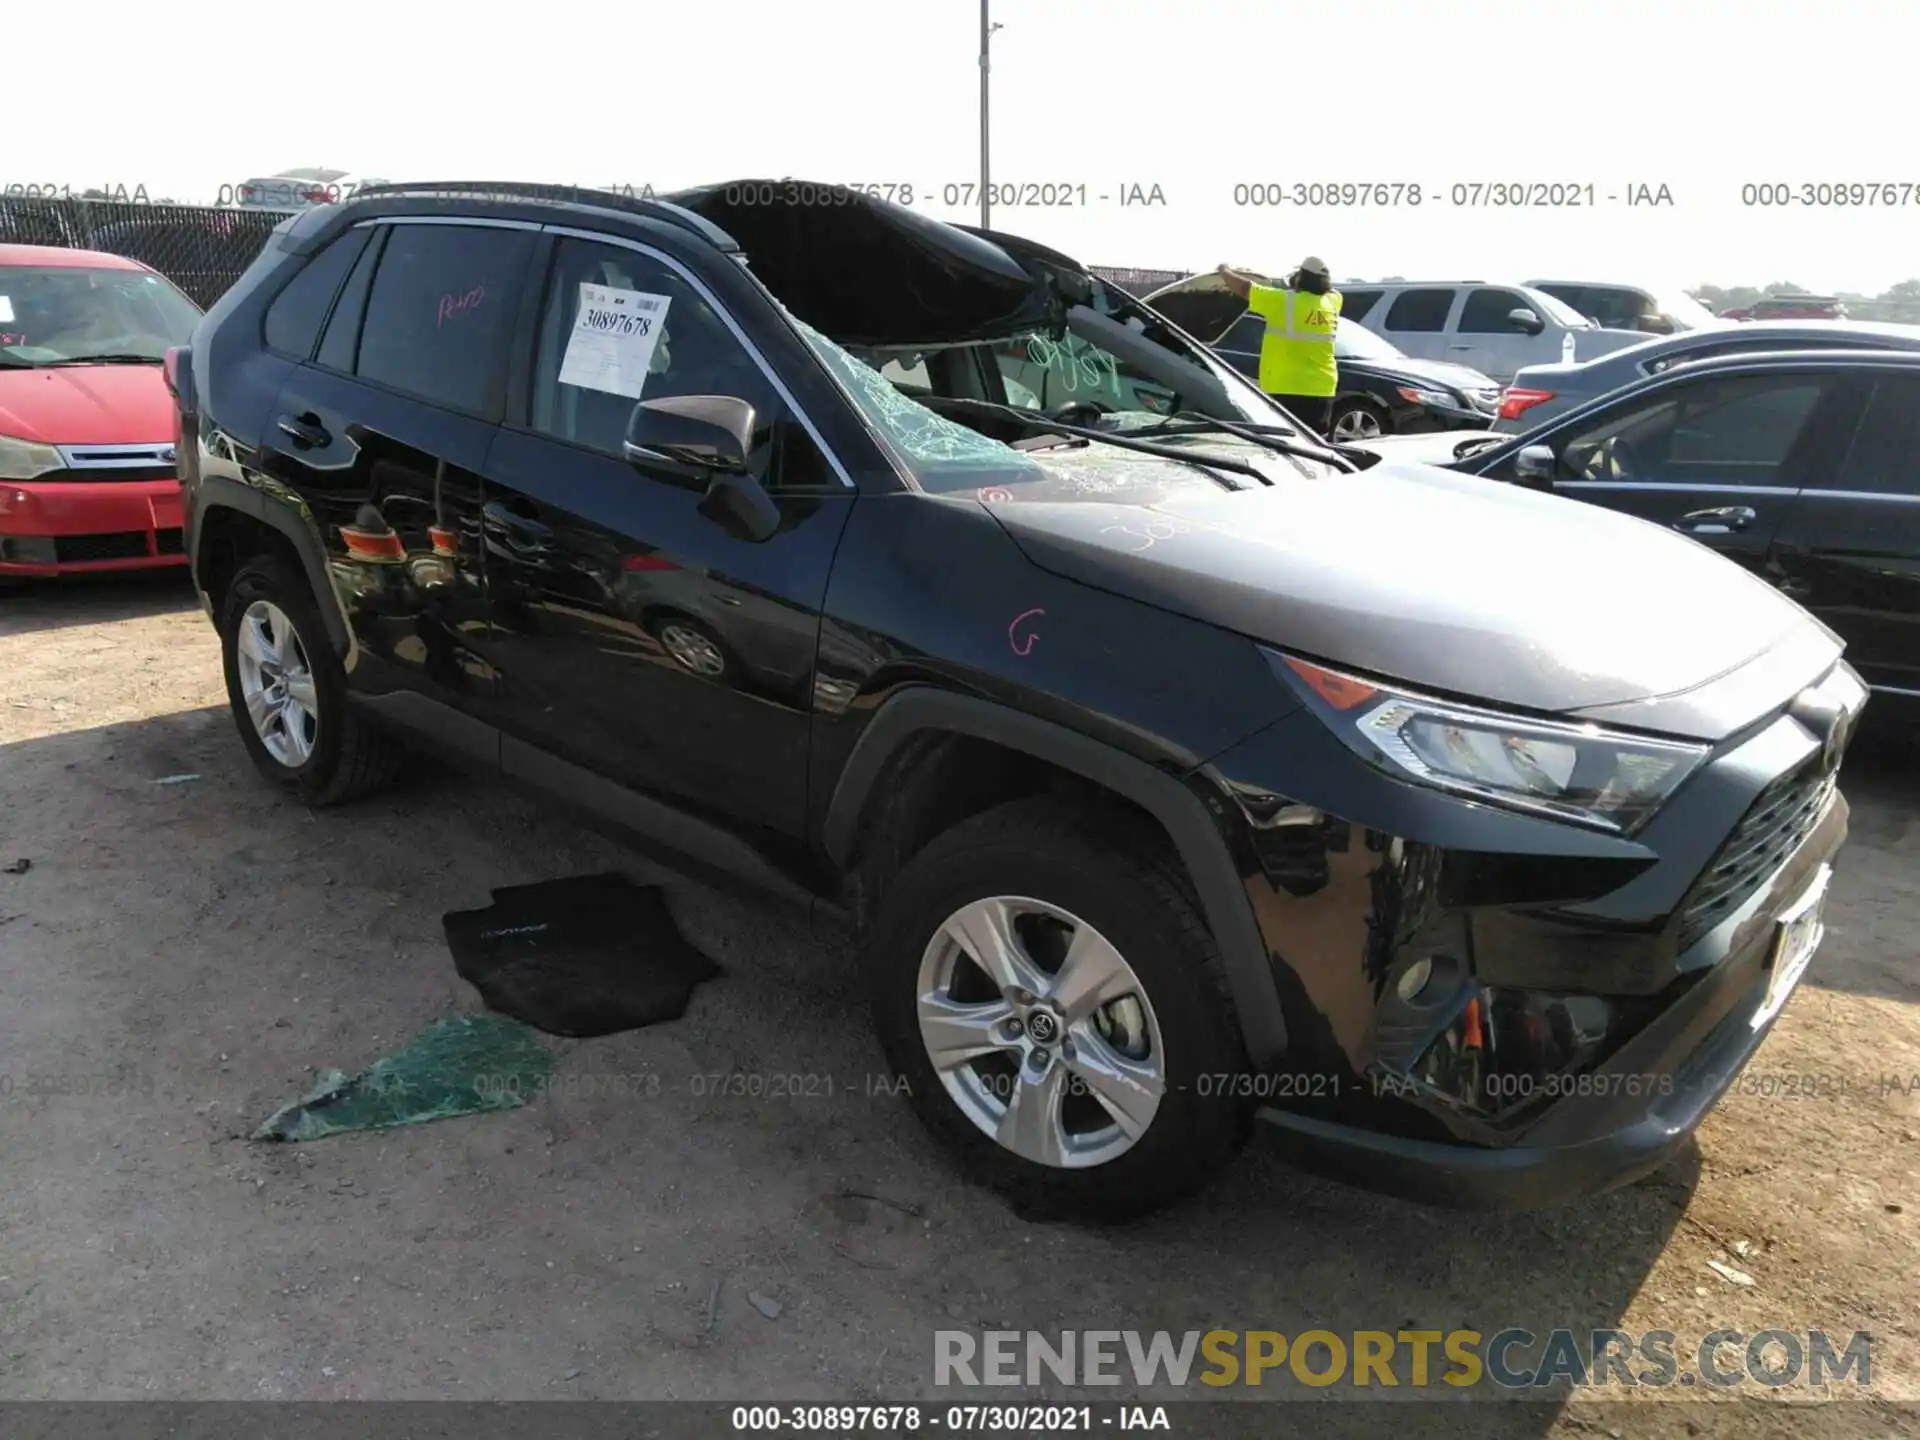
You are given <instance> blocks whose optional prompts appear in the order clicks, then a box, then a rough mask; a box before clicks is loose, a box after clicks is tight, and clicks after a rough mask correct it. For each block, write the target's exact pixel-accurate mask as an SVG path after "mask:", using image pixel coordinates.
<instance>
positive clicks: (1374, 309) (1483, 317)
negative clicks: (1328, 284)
mask: <svg viewBox="0 0 1920 1440" xmlns="http://www.w3.org/2000/svg"><path fill="white" fill-rule="evenodd" d="M1339 288H1340V294H1341V297H1342V304H1341V307H1340V318H1341V319H1343V320H1354V321H1358V322H1359V323H1360V324H1362V325H1364V326H1366V327H1367V329H1369V330H1371V331H1373V333H1374V334H1376V335H1379V336H1381V337H1382V338H1384V339H1387V340H1390V341H1392V342H1393V343H1394V344H1395V345H1397V346H1399V347H1400V349H1401V350H1402V351H1403V352H1404V353H1406V354H1408V355H1412V356H1414V357H1416V358H1417V359H1421V360H1445V361H1450V362H1452V363H1453V364H1455V365H1465V366H1466V367H1468V368H1469V369H1471V370H1478V371H1479V372H1480V373H1481V374H1483V375H1487V376H1491V377H1492V378H1493V379H1494V380H1497V381H1498V382H1500V383H1501V384H1502V385H1505V384H1508V383H1509V382H1511V381H1512V379H1513V377H1514V375H1515V374H1516V373H1517V372H1518V371H1519V370H1520V369H1521V367H1522V366H1526V365H1554V364H1559V363H1560V362H1562V361H1564V360H1569V359H1572V360H1591V359H1593V358H1594V357H1595V356H1597V355H1607V354H1611V353H1612V352H1613V351H1615V350H1621V349H1624V348H1626V347H1627V346H1629V345H1638V344H1639V343H1640V342H1641V341H1643V340H1645V339H1646V338H1647V337H1646V336H1645V335H1644V334H1642V333H1641V332H1640V331H1638V330H1612V329H1604V328H1602V327H1601V326H1598V325H1596V324H1594V323H1593V321H1591V320H1589V319H1588V318H1587V317H1586V316H1584V315H1582V314H1581V313H1580V312H1579V311H1577V310H1575V309H1573V308H1572V307H1571V306H1569V305H1567V304H1565V303H1563V302H1562V301H1559V300H1556V299H1554V298H1553V296H1551V295H1549V294H1547V293H1546V292H1545V291H1544V290H1536V289H1534V288H1533V287H1532V286H1529V285H1494V284H1488V283H1487V282H1486V281H1484V280H1418V281H1414V280H1394V281H1387V282H1382V283H1379V284H1367V283H1363V282H1359V281H1355V282H1352V283H1348V284H1343V285H1341V286H1340V287H1339Z"/></svg>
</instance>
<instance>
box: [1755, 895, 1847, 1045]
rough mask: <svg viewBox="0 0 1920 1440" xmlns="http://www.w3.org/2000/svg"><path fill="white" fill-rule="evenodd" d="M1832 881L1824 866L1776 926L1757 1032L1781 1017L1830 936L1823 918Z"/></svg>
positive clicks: (1757, 1021)
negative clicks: (1781, 1011)
mask: <svg viewBox="0 0 1920 1440" xmlns="http://www.w3.org/2000/svg"><path fill="white" fill-rule="evenodd" d="M1832 878H1833V867H1832V866H1830V865H1822V866H1821V867H1820V871H1819V873H1818V874H1816V875H1815V876H1814V877H1813V882H1812V883H1811V884H1810V885H1808V886H1807V888H1806V889H1805V890H1803V891H1801V892H1800V898H1799V899H1798V900H1796V901H1794V902H1793V904H1792V906H1791V907H1790V908H1789V909H1788V910H1787V911H1786V912H1785V913H1784V914H1783V915H1781V917H1780V918H1779V919H1778V920H1776V921H1775V922H1774V926H1775V929H1774V935H1773V954H1772V956H1771V957H1770V958H1769V959H1768V961H1767V997H1766V999H1764V1000H1762V1001H1761V1002H1760V1009H1759V1010H1758V1011H1757V1012H1755V1014H1754V1017H1753V1023H1754V1027H1755V1028H1756V1029H1757V1028H1759V1027H1760V1026H1762V1025H1764V1024H1766V1023H1767V1022H1768V1021H1769V1020H1771V1019H1772V1018H1773V1017H1774V1016H1775V1015H1778V1014H1779V1013H1780V1007H1781V1006H1782V1005H1785V1004H1786V1003H1787V996H1789V995H1791V994H1792V993H1793V987H1794V986H1795V985H1796V984H1797V983H1798V982H1799V980H1800V977H1801V975H1802V974H1804V973H1805V972H1806V968H1807V962H1808V961H1810V960H1812V959H1813V952H1814V951H1815V950H1818V949H1819V948H1820V941H1821V939H1822V938H1823V937H1824V936H1825V935H1826V933H1827V927H1826V925H1825V923H1824V922H1823V921H1822V920H1821V915H1822V914H1823V913H1824V911H1825V908H1826V899H1827V882H1828V881H1829V880H1831V879H1832Z"/></svg>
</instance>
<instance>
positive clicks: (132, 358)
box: [40, 350, 166, 367]
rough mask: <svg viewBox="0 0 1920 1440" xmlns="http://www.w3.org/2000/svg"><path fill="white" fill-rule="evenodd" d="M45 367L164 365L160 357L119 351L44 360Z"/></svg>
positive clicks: (42, 362)
mask: <svg viewBox="0 0 1920 1440" xmlns="http://www.w3.org/2000/svg"><path fill="white" fill-rule="evenodd" d="M40 363H41V364H42V365H43V366H47V367H52V366H56V365H164V364H165V363H166V361H165V360H163V359H162V358H161V357H160V356H158V355H136V354H134V353H133V352H132V351H130V350H129V351H117V352H113V353H110V354H106V355H67V356H64V357H62V358H61V359H59V360H42V361H41V362H40Z"/></svg>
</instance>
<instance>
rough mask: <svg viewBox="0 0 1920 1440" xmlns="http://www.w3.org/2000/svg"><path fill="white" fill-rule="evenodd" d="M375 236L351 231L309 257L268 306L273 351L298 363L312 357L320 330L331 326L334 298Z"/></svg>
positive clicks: (364, 232) (269, 331)
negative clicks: (327, 325)
mask: <svg viewBox="0 0 1920 1440" xmlns="http://www.w3.org/2000/svg"><path fill="white" fill-rule="evenodd" d="M371 233H372V232H371V231H367V230H349V231H348V232H347V233H346V234H344V235H342V236H340V237H339V238H338V239H337V240H335V241H334V242H333V243H332V244H330V245H328V246H327V247H326V249H324V250H322V251H321V252H320V253H319V254H318V255H310V256H308V257H307V263H306V264H305V265H304V266H303V267H301V269H300V272H299V273H298V274H296V275H295V276H294V277H293V279H292V280H290V281H288V282H287V286H286V288H285V289H284V290H282V291H281V292H280V293H279V295H277V296H276V297H275V298H274V301H273V304H272V305H270V306H268V307H267V321H266V335H265V338H266V342H267V348H268V349H269V350H274V351H278V352H279V353H280V354H282V355H287V356H291V357H292V358H294V359H296V360H307V359H310V358H311V357H312V355H313V347H314V342H315V341H317V340H318V339H319V338H320V327H321V326H322V325H324V324H326V323H327V312H328V311H329V310H331V309H332V308H333V298H334V296H336V295H338V294H339V293H340V285H341V282H343V281H344V280H345V279H346V278H347V273H348V272H349V271H350V270H352V268H353V262H354V261H355V260H357V259H359V258H360V251H361V250H362V249H363V248H364V247H365V246H366V243H367V237H368V236H369V235H370V234H371Z"/></svg>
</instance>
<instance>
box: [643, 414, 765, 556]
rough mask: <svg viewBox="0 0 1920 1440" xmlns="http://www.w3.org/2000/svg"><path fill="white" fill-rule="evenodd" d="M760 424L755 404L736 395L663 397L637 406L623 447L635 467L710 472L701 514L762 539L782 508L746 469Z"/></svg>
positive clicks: (732, 532)
mask: <svg viewBox="0 0 1920 1440" xmlns="http://www.w3.org/2000/svg"><path fill="white" fill-rule="evenodd" d="M758 423H759V418H758V417H757V416H756V415H755V414H754V409H753V406H751V405H749V404H748V403H747V402H746V401H745V400H742V399H740V398H739V397H737V396H733V395H668V396H662V397H661V398H660V399H658V400H642V401H641V402H640V403H639V404H638V405H636V406H634V407H633V415H632V418H630V419H629V420H628V421H627V438H626V442H625V445H624V446H623V447H622V448H624V449H625V451H626V455H627V459H628V461H629V462H631V463H633V464H636V465H648V464H656V465H657V464H660V463H663V462H664V463H667V464H672V465H686V466H691V467H693V468H695V469H698V470H704V471H706V472H707V474H708V476H709V479H708V481H707V493H706V494H705V495H704V496H702V497H701V499H700V505H699V507H698V508H699V511H700V513H701V514H702V515H703V516H705V517H706V518H707V519H709V520H711V521H713V522H714V524H716V525H718V526H720V527H721V528H722V529H723V530H725V531H727V533H729V534H730V535H734V536H736V537H738V538H739V539H742V540H751V541H754V542H755V543H758V542H759V541H762V540H767V539H770V538H771V537H772V536H773V534H774V533H775V532H776V531H777V530H779V528H780V507H779V506H778V505H776V504H775V503H774V501H773V497H772V496H771V495H769V494H767V492H766V491H765V490H764V489H763V488H762V487H761V485H760V482H759V481H757V480H755V479H754V478H753V475H752V473H751V472H750V470H749V468H748V456H750V455H751V454H752V453H753V438H754V427H755V426H756V425H758Z"/></svg>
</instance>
